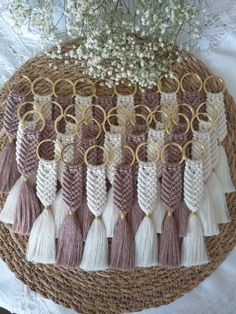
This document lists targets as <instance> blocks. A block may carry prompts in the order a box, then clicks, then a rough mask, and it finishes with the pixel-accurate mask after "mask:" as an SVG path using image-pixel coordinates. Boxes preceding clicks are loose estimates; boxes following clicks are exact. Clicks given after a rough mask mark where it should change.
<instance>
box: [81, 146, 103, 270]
mask: <svg viewBox="0 0 236 314" xmlns="http://www.w3.org/2000/svg"><path fill="white" fill-rule="evenodd" d="M95 148H98V149H101V150H102V152H103V154H104V162H103V163H102V164H99V165H92V164H90V163H89V162H88V159H87V156H88V155H89V152H90V151H92V150H93V149H95ZM84 160H85V163H86V165H87V173H86V195H87V204H88V208H89V210H90V211H91V212H92V214H93V215H94V219H93V222H92V224H91V226H90V228H89V231H88V234H87V237H86V240H85V244H84V253H83V257H82V261H81V264H80V268H82V269H84V270H88V271H98V270H104V269H107V268H108V241H107V238H106V229H105V226H104V224H103V221H102V219H101V216H102V213H103V211H104V209H105V206H106V202H107V186H106V165H107V162H108V154H107V152H106V150H105V149H104V147H103V146H91V147H90V148H89V149H87V150H86V152H85V155H84Z"/></svg>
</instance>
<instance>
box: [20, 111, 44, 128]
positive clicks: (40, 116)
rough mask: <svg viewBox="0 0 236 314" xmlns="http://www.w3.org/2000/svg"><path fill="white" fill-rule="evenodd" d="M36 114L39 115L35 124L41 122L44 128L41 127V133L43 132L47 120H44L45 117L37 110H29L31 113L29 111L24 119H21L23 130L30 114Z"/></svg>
mask: <svg viewBox="0 0 236 314" xmlns="http://www.w3.org/2000/svg"><path fill="white" fill-rule="evenodd" d="M35 113H36V114H37V115H38V119H37V120H36V121H35V122H36V123H37V122H39V121H40V120H41V121H42V126H41V128H40V129H39V132H41V131H43V129H44V128H45V119H44V116H43V115H42V114H41V113H40V112H38V111H35V110H29V111H27V112H26V113H25V114H24V115H23V117H22V119H21V123H22V126H23V128H24V123H25V122H26V121H25V119H26V117H27V116H28V115H30V114H35Z"/></svg>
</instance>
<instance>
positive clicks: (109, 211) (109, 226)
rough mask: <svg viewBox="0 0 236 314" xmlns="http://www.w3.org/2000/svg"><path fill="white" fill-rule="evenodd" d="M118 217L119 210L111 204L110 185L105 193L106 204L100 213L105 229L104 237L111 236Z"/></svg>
mask: <svg viewBox="0 0 236 314" xmlns="http://www.w3.org/2000/svg"><path fill="white" fill-rule="evenodd" d="M118 218H119V212H118V210H117V209H116V208H115V206H114V205H113V188H112V187H111V188H110V190H109V191H108V194H107V204H106V207H105V209H104V212H103V214H102V220H103V223H104V225H105V229H106V237H107V238H112V237H113V232H114V228H115V225H116V223H117V220H118Z"/></svg>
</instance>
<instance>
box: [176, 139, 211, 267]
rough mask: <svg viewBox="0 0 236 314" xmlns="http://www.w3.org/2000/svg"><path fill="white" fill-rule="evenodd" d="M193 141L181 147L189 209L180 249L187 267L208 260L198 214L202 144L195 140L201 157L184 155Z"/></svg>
mask: <svg viewBox="0 0 236 314" xmlns="http://www.w3.org/2000/svg"><path fill="white" fill-rule="evenodd" d="M193 142H194V141H189V142H187V143H186V144H185V145H184V147H183V154H184V159H185V169H184V201H185V203H186V204H187V206H188V208H189V209H190V210H191V214H190V216H189V220H188V228H187V234H186V236H185V237H184V238H183V242H182V249H181V264H182V265H183V266H187V267H191V266H197V265H202V264H205V263H208V262H209V259H208V256H207V252H206V247H205V240H204V234H203V227H202V222H201V219H200V217H199V215H198V213H199V212H200V211H201V205H202V201H203V194H204V181H203V159H204V156H205V153H204V146H203V145H202V144H201V143H200V142H195V144H197V145H199V146H200V149H201V151H202V156H201V159H200V160H195V159H189V158H188V157H187V155H186V149H187V147H188V146H189V145H191V144H192V143H193Z"/></svg>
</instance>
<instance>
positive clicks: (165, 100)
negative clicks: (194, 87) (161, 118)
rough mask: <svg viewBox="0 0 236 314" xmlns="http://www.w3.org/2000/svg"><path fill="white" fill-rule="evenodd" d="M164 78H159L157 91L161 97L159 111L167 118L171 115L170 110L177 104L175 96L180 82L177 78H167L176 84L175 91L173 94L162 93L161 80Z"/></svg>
mask: <svg viewBox="0 0 236 314" xmlns="http://www.w3.org/2000/svg"><path fill="white" fill-rule="evenodd" d="M163 78H164V76H161V77H160V79H159V81H158V90H159V93H160V95H161V100H160V105H161V110H162V111H163V113H164V114H165V115H166V116H169V115H170V114H171V111H172V109H173V108H174V106H176V104H177V102H178V101H177V94H178V92H179V90H180V82H179V80H178V78H177V77H175V76H173V77H169V78H170V79H171V80H174V81H175V82H176V85H177V87H176V90H175V91H173V92H164V91H163V89H162V85H163V83H162V80H163Z"/></svg>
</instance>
